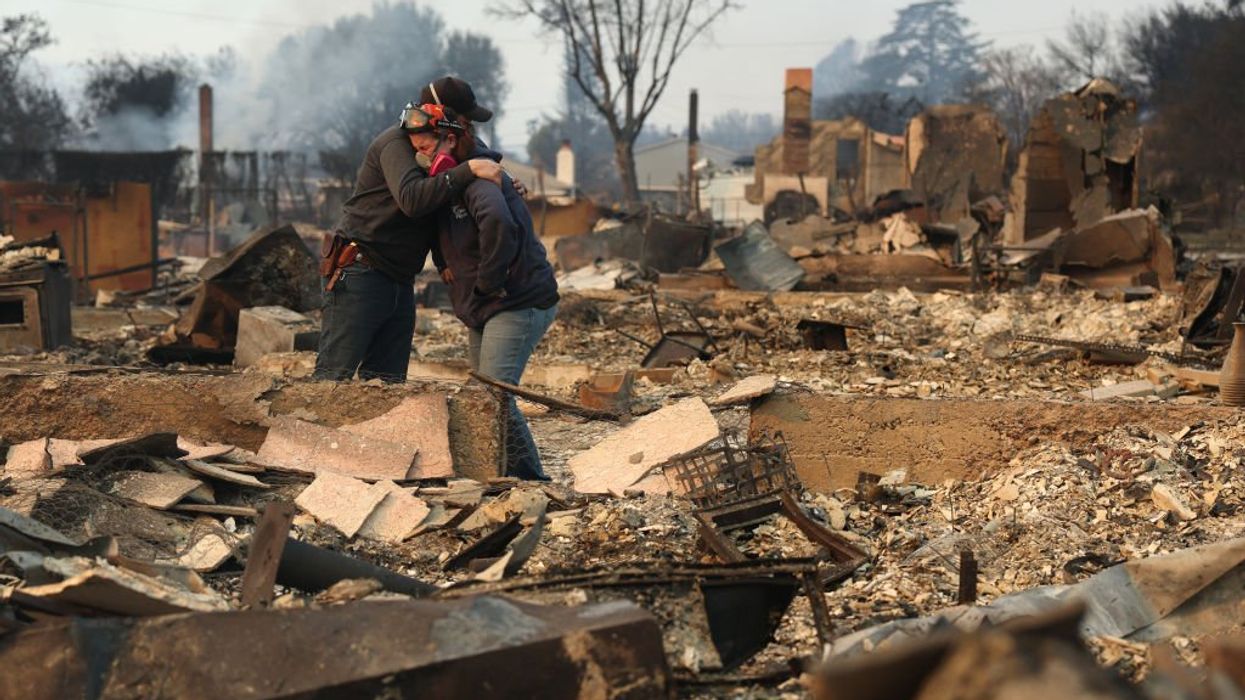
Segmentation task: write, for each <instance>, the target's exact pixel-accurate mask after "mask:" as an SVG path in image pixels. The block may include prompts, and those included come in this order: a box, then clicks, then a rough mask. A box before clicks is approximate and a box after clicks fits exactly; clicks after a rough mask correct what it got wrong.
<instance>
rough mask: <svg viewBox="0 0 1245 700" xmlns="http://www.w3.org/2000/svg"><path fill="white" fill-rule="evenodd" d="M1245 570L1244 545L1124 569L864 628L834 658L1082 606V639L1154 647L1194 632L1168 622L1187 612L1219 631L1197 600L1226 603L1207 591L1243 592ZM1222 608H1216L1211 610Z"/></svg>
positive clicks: (839, 645)
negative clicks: (1135, 641)
mask: <svg viewBox="0 0 1245 700" xmlns="http://www.w3.org/2000/svg"><path fill="white" fill-rule="evenodd" d="M1242 563H1245V538H1237V539H1232V540H1227V541H1224V542H1216V543H1214V544H1210V545H1203V546H1200V547H1191V548H1188V549H1184V550H1180V551H1178V552H1172V553H1170V554H1161V555H1156V556H1152V557H1146V558H1144V559H1138V560H1134V561H1129V562H1124V563H1122V564H1118V565H1116V566H1113V567H1111V568H1109V569H1106V570H1104V571H1102V572H1100V573H1098V574H1095V575H1094V576H1092V577H1090V578H1088V579H1086V580H1084V581H1082V582H1080V583H1077V584H1074V585H1068V586H1039V587H1036V588H1031V589H1028V590H1025V591H1021V592H1019V593H1013V594H1011V595H1006V596H1003V597H1001V598H998V599H997V600H995V601H994V602H993V603H991V604H989V605H981V606H969V607H966V606H958V607H954V608H949V609H947V610H946V611H944V612H943V613H941V614H938V615H932V616H929V617H923V618H917V619H910V620H896V621H893V622H887V623H885V624H882V625H877V626H875V627H870V628H867V629H863V630H860V631H858V632H855V633H853V634H849V635H845V636H843V637H840V638H839V639H837V640H835V642H834V644H833V645H832V646H831V649H830V653H829V656H854V655H856V654H859V653H862V652H864V651H865V650H866V648H868V649H873V648H877V647H878V646H879V645H883V644H886V645H890V644H893V643H895V642H897V641H901V640H904V639H914V638H919V637H923V636H925V635H927V634H929V633H930V632H932V631H934V630H936V629H940V628H943V627H946V626H947V625H953V626H955V627H956V628H959V629H961V630H964V631H971V630H974V629H977V628H979V627H982V626H983V625H987V624H989V625H996V624H999V623H1001V622H1004V621H1006V620H1011V619H1015V618H1019V617H1025V616H1030V615H1037V614H1041V613H1044V612H1048V611H1050V610H1052V609H1054V608H1058V607H1060V606H1063V605H1066V604H1068V603H1069V602H1071V601H1077V600H1079V601H1082V602H1084V603H1085V605H1086V614H1085V617H1084V619H1083V620H1082V621H1081V625H1080V631H1081V635H1082V636H1084V637H1086V638H1093V637H1103V636H1108V637H1119V638H1129V637H1131V636H1134V635H1136V636H1137V637H1138V638H1145V639H1147V640H1151V639H1159V638H1163V637H1164V636H1170V634H1172V633H1175V632H1177V631H1179V633H1181V634H1188V633H1190V632H1191V631H1192V630H1191V629H1189V628H1188V626H1187V625H1186V626H1183V628H1182V629H1180V630H1176V629H1175V627H1174V626H1166V627H1165V626H1164V625H1163V624H1162V623H1163V621H1164V620H1167V619H1168V618H1169V617H1172V616H1175V615H1180V614H1182V613H1184V612H1186V611H1187V612H1188V613H1190V614H1189V615H1187V622H1188V623H1190V624H1193V625H1206V624H1214V622H1215V621H1214V619H1213V616H1208V615H1205V614H1198V613H1199V612H1201V611H1199V610H1197V608H1199V607H1205V603H1204V602H1203V601H1200V600H1198V598H1199V596H1201V595H1202V594H1203V593H1204V592H1206V593H1207V594H1208V595H1211V596H1212V597H1215V598H1219V597H1222V596H1220V595H1219V592H1217V591H1210V590H1208V589H1212V588H1217V587H1218V586H1217V584H1218V583H1219V582H1221V581H1222V582H1223V585H1225V586H1235V588H1238V589H1239V585H1236V584H1237V583H1238V582H1239V581H1241V580H1242V579H1243V578H1245V567H1243V566H1242ZM1241 595H1245V594H1238V595H1237V598H1238V600H1239V598H1240V597H1241ZM1217 602H1218V601H1217V600H1216V601H1211V604H1212V606H1213V605H1214V604H1215V603H1217ZM1208 618H1210V619H1208ZM866 642H867V643H866Z"/></svg>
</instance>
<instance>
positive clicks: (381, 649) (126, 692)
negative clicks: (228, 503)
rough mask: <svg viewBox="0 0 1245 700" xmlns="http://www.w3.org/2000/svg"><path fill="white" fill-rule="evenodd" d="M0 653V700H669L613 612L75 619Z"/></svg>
mask: <svg viewBox="0 0 1245 700" xmlns="http://www.w3.org/2000/svg"><path fill="white" fill-rule="evenodd" d="M5 642H6V643H5V644H4V645H2V646H0V667H3V668H6V669H20V670H16V671H14V672H10V673H4V674H0V696H2V697H39V698H43V697H47V698H52V697H99V698H119V697H177V698H205V699H208V698H238V699H258V698H287V697H306V696H311V695H315V696H316V697H381V696H394V697H540V698H579V697H599V698H619V699H622V698H651V697H668V696H670V694H671V686H670V681H669V675H668V670H667V666H666V662H665V657H664V655H663V652H662V646H661V633H660V630H659V629H658V626H657V624H656V622H655V620H654V619H653V617H652V616H651V615H650V614H648V613H646V612H644V611H643V610H642V609H640V608H639V607H637V606H635V605H632V604H629V603H622V602H615V603H605V604H599V605H584V606H579V607H572V608H563V607H545V606H538V605H529V604H526V603H520V602H515V601H511V600H506V599H502V598H494V597H474V598H467V599H463V600H451V601H438V602H433V601H375V602H372V601H368V602H360V603H355V604H351V605H342V606H336V607H330V608H324V609H319V610H253V611H243V612H229V613H216V614H192V615H169V616H164V617H158V618H150V619H145V620H138V621H134V620H126V619H83V618H77V619H73V620H71V621H69V622H67V623H63V624H49V625H41V626H36V627H33V628H30V629H28V630H25V631H21V632H16V633H13V634H10V635H8V636H7V637H6V640H5Z"/></svg>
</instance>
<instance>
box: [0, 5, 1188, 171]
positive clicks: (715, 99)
mask: <svg viewBox="0 0 1245 700" xmlns="http://www.w3.org/2000/svg"><path fill="white" fill-rule="evenodd" d="M492 1H493V0H456V1H455V2H444V3H435V4H433V6H434V7H435V8H436V10H437V11H438V12H440V13H441V14H442V16H443V17H444V18H445V20H446V23H447V25H448V26H449V27H450V28H453V29H459V28H461V29H471V30H473V31H476V32H481V33H484V34H487V35H489V36H491V37H492V38H493V40H494V41H495V42H497V44H498V45H499V46H500V47H501V49H502V53H503V55H504V56H505V59H506V63H507V77H508V78H509V80H510V83H511V85H512V88H511V94H510V98H509V100H508V104H507V105H506V116H505V117H504V119H503V120H502V121H501V122H500V123H499V136H500V138H501V141H502V143H503V144H504V145H505V146H507V147H509V148H516V147H520V148H521V145H522V143H524V142H525V141H526V131H527V122H528V121H529V120H530V119H532V118H534V117H537V116H539V114H540V113H541V112H542V111H544V112H552V111H553V110H554V109H556V107H557V104H558V100H559V90H560V87H561V77H560V75H559V73H560V71H561V58H562V52H561V50H560V46H561V44H560V42H558V41H556V40H552V39H550V38H549V37H542V36H541V35H540V34H539V32H538V30H537V28H536V26H535V25H534V24H532V23H520V22H512V21H501V20H498V19H496V18H494V17H491V16H489V15H488V14H487V13H486V12H485V10H486V8H487V7H489V6H490V5H491V4H492ZM1167 2H1168V0H1163V1H1162V2H1156V1H1155V0H1040V1H1036V2H1035V1H1027V2H1018V1H1016V0H964V2H963V3H962V4H961V11H962V12H963V14H964V15H965V16H967V17H968V18H969V19H970V20H972V22H973V23H974V28H975V29H976V30H977V31H978V32H979V33H980V34H981V36H982V38H984V39H987V40H989V41H992V42H994V43H995V44H996V45H1014V44H1025V43H1028V44H1034V45H1039V46H1040V45H1042V43H1043V41H1044V40H1045V39H1047V38H1049V37H1058V36H1059V35H1060V34H1061V32H1062V31H1063V27H1064V25H1065V24H1066V23H1067V22H1068V20H1069V18H1070V17H1071V13H1072V12H1073V11H1074V10H1075V11H1077V12H1081V13H1086V12H1091V13H1098V12H1101V13H1105V14H1107V15H1108V16H1110V17H1111V18H1113V19H1116V20H1119V21H1123V19H1124V18H1126V17H1131V16H1135V15H1136V14H1137V13H1139V12H1142V11H1144V10H1145V9H1146V8H1150V7H1154V6H1156V5H1162V4H1167ZM418 4H420V5H421V6H427V5H429V3H426V2H419V3H418ZM906 4H908V0H869V1H866V0H850V1H849V0H742V5H743V7H742V8H741V9H739V10H736V11H734V12H732V13H730V14H729V15H727V16H726V17H725V18H723V19H722V20H721V21H720V22H719V23H718V24H717V25H716V26H715V28H714V30H713V32H712V34H711V35H710V36H707V37H705V38H703V39H701V40H700V41H698V42H697V44H696V45H695V46H693V48H692V49H691V50H689V52H688V54H687V55H686V57H685V58H684V60H683V61H682V63H681V64H680V65H678V66H677V67H676V68H675V73H674V75H673V78H672V80H671V82H670V87H669V88H668V90H667V91H666V94H665V96H664V97H663V99H662V101H661V103H660V104H658V106H657V109H656V110H655V112H654V115H653V121H654V122H655V123H657V124H662V125H664V124H679V125H681V124H682V123H683V121H684V120H685V118H686V117H685V113H686V105H687V93H688V90H689V89H691V88H698V89H699V90H700V99H701V113H702V115H703V116H702V123H703V122H707V120H708V118H710V117H712V116H713V115H714V114H715V113H718V112H721V111H724V110H727V109H730V108H733V107H738V108H743V109H745V110H747V111H769V112H772V113H774V114H778V113H779V111H780V110H781V103H780V95H781V91H782V76H783V70H784V69H785V68H787V67H795V66H812V65H813V64H815V63H816V62H817V61H818V60H819V59H820V58H822V57H823V56H824V55H825V54H826V53H827V52H828V51H829V50H830V49H831V47H833V46H834V44H835V43H837V42H838V41H839V40H841V39H844V38H846V37H849V36H854V37H856V38H857V39H859V40H862V41H866V42H867V41H870V40H873V39H875V38H877V37H878V36H880V35H881V34H883V33H884V32H885V31H886V30H887V29H888V28H889V27H890V24H891V21H892V20H893V19H894V16H895V10H896V9H898V8H900V7H902V6H904V5H906ZM371 6H372V2H371V0H115V1H114V0H0V10H2V12H0V13H2V14H4V15H12V14H17V13H22V12H34V13H38V14H40V15H42V16H43V17H44V18H45V19H47V20H48V22H49V24H50V25H51V30H52V33H53V35H54V37H55V38H56V40H57V44H56V45H55V46H53V47H50V48H48V49H45V50H43V51H42V52H40V53H39V54H38V57H39V58H40V59H41V62H42V64H43V66H44V67H45V69H46V70H47V72H48V73H49V74H50V77H51V78H52V80H53V81H54V82H56V83H58V84H64V83H65V81H68V80H72V77H70V76H72V74H73V71H72V69H70V70H66V68H67V67H71V66H73V65H76V64H80V63H81V61H83V60H84V59H87V58H90V57H92V56H98V55H101V54H107V53H115V52H118V51H121V52H125V53H161V52H165V51H171V50H179V51H182V52H185V53H191V54H199V53H209V52H213V51H215V50H216V49H217V48H219V47H220V46H222V45H231V46H233V47H234V48H235V49H236V50H237V51H238V53H239V55H240V56H241V57H243V58H244V59H245V60H250V61H256V60H260V59H262V57H263V56H264V55H265V52H267V51H268V50H269V49H270V47H272V46H275V45H276V43H277V41H278V40H279V39H280V38H281V37H282V36H283V35H285V34H287V33H290V32H296V31H299V30H300V29H301V28H304V27H306V26H310V25H314V24H323V23H327V22H330V21H331V20H333V19H334V18H336V17H339V16H341V15H345V14H357V13H360V12H363V13H366V12H368V11H369V10H370V8H371ZM384 40H391V39H390V38H386V39H384ZM412 50H413V51H417V50H418V47H412ZM223 97H224V96H220V97H218V99H221V98H223Z"/></svg>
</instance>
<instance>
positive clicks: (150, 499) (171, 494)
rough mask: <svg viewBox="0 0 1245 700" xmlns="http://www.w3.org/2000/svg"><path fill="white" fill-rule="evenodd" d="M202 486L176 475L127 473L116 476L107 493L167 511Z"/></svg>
mask: <svg viewBox="0 0 1245 700" xmlns="http://www.w3.org/2000/svg"><path fill="white" fill-rule="evenodd" d="M202 485H203V483H202V482H200V481H197V480H195V479H188V478H186V477H184V476H178V475H176V474H152V473H151V472H132V471H127V472H119V473H117V474H116V475H115V476H114V478H113V479H112V481H111V483H110V484H109V486H108V489H107V492H108V493H111V494H112V495H114V496H117V497H120V498H128V499H129V500H131V501H135V502H138V503H142V504H143V505H146V506H151V507H152V508H159V509H160V510H166V509H168V508H170V507H172V506H173V505H174V504H176V503H177V502H178V501H180V500H182V499H183V498H185V497H186V495H187V494H189V493H190V492H191V491H194V490H195V489H197V488H199V487H200V486H202Z"/></svg>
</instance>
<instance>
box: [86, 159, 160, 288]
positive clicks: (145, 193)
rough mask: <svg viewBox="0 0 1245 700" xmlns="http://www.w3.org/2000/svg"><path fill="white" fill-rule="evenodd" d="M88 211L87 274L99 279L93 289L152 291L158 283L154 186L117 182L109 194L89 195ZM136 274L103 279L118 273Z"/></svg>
mask: <svg viewBox="0 0 1245 700" xmlns="http://www.w3.org/2000/svg"><path fill="white" fill-rule="evenodd" d="M84 204H85V210H86V236H85V237H86V241H85V244H84V245H85V252H86V261H87V265H86V274H87V275H88V276H92V277H98V278H97V279H95V280H94V281H92V282H91V287H92V288H93V289H126V290H143V289H150V288H151V287H153V286H154V284H155V279H156V277H155V269H154V267H153V266H154V264H155V261H156V259H157V256H158V253H157V251H156V249H155V243H156V241H155V230H156V229H155V221H154V220H153V215H154V209H152V203H151V185H148V184H145V183H141V182H114V183H113V184H112V186H111V188H110V191H108V192H103V193H100V194H99V195H98V196H88V197H86V199H85V201H84ZM136 267H137V268H138V269H135V270H134V271H133V272H126V273H124V274H119V275H108V276H102V275H103V274H105V273H108V272H113V271H116V270H124V269H130V268H136Z"/></svg>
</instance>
